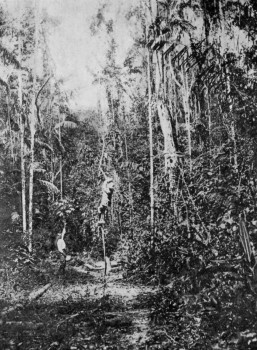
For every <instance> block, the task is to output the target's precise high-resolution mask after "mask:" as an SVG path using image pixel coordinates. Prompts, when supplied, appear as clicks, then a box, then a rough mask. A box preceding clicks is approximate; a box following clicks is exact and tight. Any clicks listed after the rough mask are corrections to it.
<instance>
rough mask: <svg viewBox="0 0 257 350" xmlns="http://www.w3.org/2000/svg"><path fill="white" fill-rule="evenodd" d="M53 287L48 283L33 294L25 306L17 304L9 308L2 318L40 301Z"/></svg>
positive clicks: (2, 313) (2, 314)
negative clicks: (30, 303)
mask: <svg viewBox="0 0 257 350" xmlns="http://www.w3.org/2000/svg"><path fill="white" fill-rule="evenodd" d="M51 285H52V284H51V283H48V284H46V285H45V286H44V287H42V288H40V289H39V290H37V291H33V292H31V293H30V294H29V296H28V301H26V302H24V303H23V304H21V303H17V304H15V305H13V306H11V307H9V308H8V309H6V310H5V311H3V312H1V317H5V316H6V315H7V314H8V313H10V312H12V311H16V310H18V309H22V308H23V307H25V306H26V305H28V302H32V301H35V300H37V299H39V298H40V297H41V296H42V295H43V294H45V292H46V291H47V290H48V289H49V288H50V287H51ZM0 323H1V320H0Z"/></svg>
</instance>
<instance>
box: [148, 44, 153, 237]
mask: <svg viewBox="0 0 257 350" xmlns="http://www.w3.org/2000/svg"><path fill="white" fill-rule="evenodd" d="M147 58H148V70H147V74H148V124H149V148H150V215H151V217H150V224H151V231H152V235H153V231H154V164H153V125H152V123H153V122H152V84H151V54H150V51H149V50H148V56H147ZM153 239H154V238H153Z"/></svg>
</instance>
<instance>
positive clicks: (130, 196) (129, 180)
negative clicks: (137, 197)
mask: <svg viewBox="0 0 257 350" xmlns="http://www.w3.org/2000/svg"><path fill="white" fill-rule="evenodd" d="M124 141H125V152H126V161H127V163H128V161H129V159H128V144H127V136H126V132H125V136H124ZM127 177H128V190H129V223H130V225H131V224H132V220H133V218H132V213H133V195H132V187H131V175H130V170H129V167H128V166H127Z"/></svg>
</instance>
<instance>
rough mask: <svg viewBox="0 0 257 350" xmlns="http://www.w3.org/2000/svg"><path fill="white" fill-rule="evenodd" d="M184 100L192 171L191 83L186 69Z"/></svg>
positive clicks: (183, 89) (183, 78)
mask: <svg viewBox="0 0 257 350" xmlns="http://www.w3.org/2000/svg"><path fill="white" fill-rule="evenodd" d="M182 81H183V83H182V100H183V107H184V113H185V123H186V128H187V140H188V155H189V169H190V172H191V171H192V140H191V122H190V113H191V111H190V104H189V94H190V93H189V84H188V77H187V73H186V72H185V70H183V73H182Z"/></svg>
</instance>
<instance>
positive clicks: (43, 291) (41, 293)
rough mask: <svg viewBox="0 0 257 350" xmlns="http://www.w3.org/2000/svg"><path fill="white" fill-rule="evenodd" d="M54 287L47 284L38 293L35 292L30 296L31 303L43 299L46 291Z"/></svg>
mask: <svg viewBox="0 0 257 350" xmlns="http://www.w3.org/2000/svg"><path fill="white" fill-rule="evenodd" d="M51 286H52V283H48V284H46V285H45V286H44V287H42V288H40V289H38V290H37V291H33V292H31V293H30V294H29V301H30V302H31V301H34V300H37V299H39V298H40V297H42V295H44V294H45V292H46V291H48V289H49V288H50V287H51Z"/></svg>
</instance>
